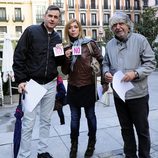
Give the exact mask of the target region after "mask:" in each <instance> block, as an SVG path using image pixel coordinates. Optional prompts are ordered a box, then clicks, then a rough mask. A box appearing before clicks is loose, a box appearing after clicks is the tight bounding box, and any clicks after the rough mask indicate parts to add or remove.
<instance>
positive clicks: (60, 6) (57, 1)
mask: <svg viewBox="0 0 158 158" xmlns="http://www.w3.org/2000/svg"><path fill="white" fill-rule="evenodd" d="M53 4H54V5H56V6H58V7H59V8H63V3H62V0H56V2H54V3H53Z"/></svg>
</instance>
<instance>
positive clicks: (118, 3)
mask: <svg viewBox="0 0 158 158" xmlns="http://www.w3.org/2000/svg"><path fill="white" fill-rule="evenodd" d="M116 9H120V0H116Z"/></svg>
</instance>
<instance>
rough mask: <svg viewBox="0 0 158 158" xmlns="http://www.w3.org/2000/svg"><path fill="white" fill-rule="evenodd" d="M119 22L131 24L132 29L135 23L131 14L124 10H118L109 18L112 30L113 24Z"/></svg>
mask: <svg viewBox="0 0 158 158" xmlns="http://www.w3.org/2000/svg"><path fill="white" fill-rule="evenodd" d="M117 23H125V24H126V25H128V26H129V29H132V27H133V24H132V22H131V20H130V18H129V16H128V15H127V14H125V13H123V12H116V13H114V15H113V16H112V17H111V18H110V19H109V28H110V30H111V28H112V26H113V25H114V24H117Z"/></svg>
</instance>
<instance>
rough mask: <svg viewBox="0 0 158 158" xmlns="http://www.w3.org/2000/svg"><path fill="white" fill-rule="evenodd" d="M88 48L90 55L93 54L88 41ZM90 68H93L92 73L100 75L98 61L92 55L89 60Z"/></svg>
mask: <svg viewBox="0 0 158 158" xmlns="http://www.w3.org/2000/svg"><path fill="white" fill-rule="evenodd" d="M87 46H88V48H89V51H90V53H91V55H93V54H94V51H93V49H92V46H91V44H90V43H88V44H87ZM90 65H91V68H92V69H93V74H94V75H96V76H100V74H101V70H100V64H99V62H98V60H97V59H96V58H95V57H93V56H92V60H91V64H90Z"/></svg>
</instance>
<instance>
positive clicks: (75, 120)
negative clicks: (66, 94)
mask: <svg viewBox="0 0 158 158" xmlns="http://www.w3.org/2000/svg"><path fill="white" fill-rule="evenodd" d="M70 110H71V134H70V137H71V139H78V136H79V129H80V118H81V107H76V106H73V105H70ZM84 111H85V115H86V118H87V123H88V136H89V138H90V139H95V138H96V130H97V121H96V115H95V105H94V106H88V107H84Z"/></svg>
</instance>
